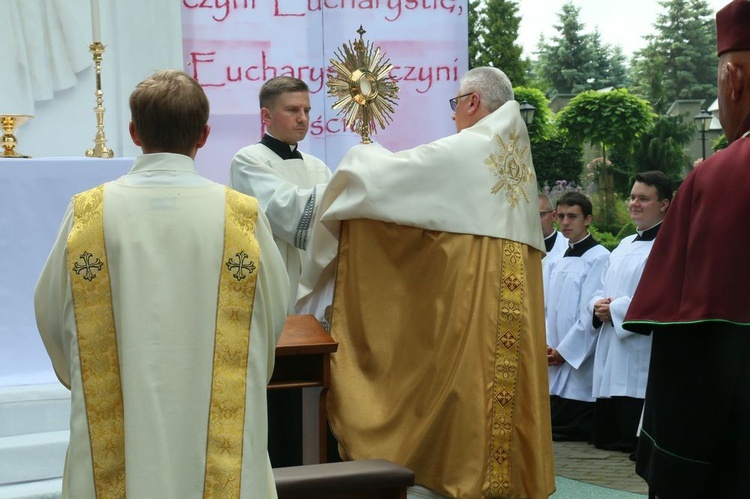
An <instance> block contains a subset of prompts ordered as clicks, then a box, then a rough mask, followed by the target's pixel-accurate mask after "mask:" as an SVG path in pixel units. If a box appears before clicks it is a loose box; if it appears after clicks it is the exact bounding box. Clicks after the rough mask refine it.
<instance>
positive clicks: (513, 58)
mask: <svg viewBox="0 0 750 499" xmlns="http://www.w3.org/2000/svg"><path fill="white" fill-rule="evenodd" d="M520 22H521V17H520V16H519V14H518V3H517V2H515V1H514V0H484V1H480V0H470V1H469V66H470V67H471V68H476V67H479V66H493V67H496V68H499V69H501V70H503V72H505V74H506V75H508V78H510V81H511V82H513V84H515V85H524V84H525V83H526V73H527V71H528V69H529V66H530V65H531V63H530V62H529V61H528V60H527V59H524V58H523V57H522V55H523V49H522V47H521V46H520V45H518V26H519V24H520Z"/></svg>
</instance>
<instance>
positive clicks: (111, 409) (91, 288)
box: [67, 186, 260, 499]
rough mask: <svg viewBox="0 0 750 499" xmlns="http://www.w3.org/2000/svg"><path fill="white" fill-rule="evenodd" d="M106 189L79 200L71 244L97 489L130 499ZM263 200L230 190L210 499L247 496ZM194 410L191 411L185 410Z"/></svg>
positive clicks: (101, 493)
mask: <svg viewBox="0 0 750 499" xmlns="http://www.w3.org/2000/svg"><path fill="white" fill-rule="evenodd" d="M104 192H105V189H104V186H99V187H97V188H95V189H92V190H90V191H87V192H84V193H82V194H79V195H77V196H75V197H74V199H73V210H74V215H73V228H72V230H71V232H70V235H69V237H68V241H67V253H68V269H69V274H70V280H71V289H72V295H73V303H74V310H75V322H76V329H77V340H78V349H79V355H80V365H81V378H82V384H83V393H84V398H85V406H86V414H87V421H88V426H89V437H90V441H91V455H92V462H93V468H94V469H93V476H94V488H95V490H96V496H97V497H99V498H107V499H110V498H124V497H125V496H126V494H125V483H126V481H125V477H126V471H127V470H126V463H125V430H124V428H125V418H126V417H127V415H126V414H124V410H123V407H124V404H123V390H122V387H121V375H120V360H119V355H118V338H117V332H116V331H115V321H114V314H113V307H112V293H111V285H110V269H109V265H108V259H107V250H106V247H105V241H104V228H103V225H104V217H103V211H104V202H103V201H104ZM257 215H258V206H257V201H256V200H255V199H253V198H249V197H246V196H243V195H240V194H238V193H237V192H235V191H231V190H229V189H227V191H226V207H225V228H224V251H223V258H222V261H221V262H216V265H217V266H219V265H220V266H221V267H222V270H221V274H220V278H219V279H220V280H219V293H218V303H217V317H216V331H215V337H214V358H213V375H212V382H211V397H210V414H209V423H208V438H207V448H206V470H205V482H204V483H205V485H204V487H205V489H204V492H203V497H206V498H235V497H239V496H240V477H241V474H242V473H241V471H242V469H241V468H242V457H243V436H244V422H245V410H246V407H245V403H246V398H245V390H246V379H247V374H246V373H247V369H248V354H249V343H250V335H249V325H250V322H251V318H252V308H253V301H254V294H255V287H256V279H257V276H258V272H257V268H258V263H259V258H260V249H259V246H258V243H257V241H256V239H255V236H254V234H255V223H256V219H257ZM185 410H189V408H187V407H186V408H185Z"/></svg>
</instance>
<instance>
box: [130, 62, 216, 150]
mask: <svg viewBox="0 0 750 499" xmlns="http://www.w3.org/2000/svg"><path fill="white" fill-rule="evenodd" d="M208 114H209V104H208V98H207V97H206V93H205V92H204V91H203V88H202V87H201V86H200V85H199V84H198V82H197V81H195V80H194V79H193V78H191V77H190V76H188V75H187V74H186V73H184V72H182V71H177V70H174V69H167V70H163V71H157V72H156V73H154V74H153V75H151V76H149V77H148V78H146V79H145V80H143V81H142V82H141V83H139V84H138V85H137V86H136V87H135V90H133V93H132V94H130V117H131V120H132V121H133V126H134V127H135V131H136V133H137V135H138V138H139V139H140V141H141V143H142V145H143V147H144V148H148V149H151V150H154V151H163V152H173V153H180V154H188V153H189V152H190V151H191V150H192V148H193V147H195V145H196V143H197V142H198V139H199V138H200V136H201V133H203V130H204V128H205V127H206V123H208Z"/></svg>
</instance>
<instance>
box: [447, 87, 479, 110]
mask: <svg viewBox="0 0 750 499" xmlns="http://www.w3.org/2000/svg"><path fill="white" fill-rule="evenodd" d="M473 93H474V92H469V93H468V94H463V95H459V96H458V97H454V98H452V99H448V103H449V104H450V105H451V111H455V110H456V106H458V99H460V98H461V97H466V96H468V95H471V94H473Z"/></svg>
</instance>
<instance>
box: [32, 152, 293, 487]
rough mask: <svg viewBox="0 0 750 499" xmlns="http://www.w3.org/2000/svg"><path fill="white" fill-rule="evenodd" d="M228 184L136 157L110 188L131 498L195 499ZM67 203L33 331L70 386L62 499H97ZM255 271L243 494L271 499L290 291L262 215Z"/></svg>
mask: <svg viewBox="0 0 750 499" xmlns="http://www.w3.org/2000/svg"><path fill="white" fill-rule="evenodd" d="M225 197H226V187H224V186H222V185H219V184H216V183H214V182H211V181H209V180H207V179H205V178H203V177H201V176H199V175H198V174H197V173H196V171H195V165H194V163H193V161H192V159H190V158H189V157H187V156H183V155H178V154H149V155H144V156H141V157H138V158H137V159H136V160H135V162H134V164H133V168H132V170H131V171H130V172H129V173H128V174H127V175H125V176H123V177H121V178H119V179H118V180H115V181H114V182H110V183H108V184H106V185H105V191H104V239H105V244H106V250H107V258H108V260H109V269H110V279H111V293H112V307H113V314H114V323H115V328H116V331H117V349H118V352H119V361H120V374H121V385H122V396H123V406H124V415H125V416H124V431H125V468H126V489H127V494H128V497H159V498H165V499H167V498H174V499H182V498H186V497H199V496H200V495H201V494H202V493H203V481H204V474H205V468H206V462H205V461H206V435H207V428H208V417H209V401H210V397H211V380H212V370H213V359H214V355H213V352H214V333H215V330H216V316H217V310H216V306H217V295H218V283H219V272H220V269H221V267H222V266H223V264H224V262H223V261H222V259H223V246H224V212H225ZM72 222H73V210H72V204H71V205H70V206H69V207H68V210H67V212H66V213H65V217H64V219H63V223H62V227H61V229H60V233H59V235H58V238H57V241H56V242H55V245H54V247H53V249H52V252H51V254H50V256H49V259H48V261H47V263H46V264H45V267H44V270H43V271H42V274H41V276H40V278H39V281H38V283H37V287H36V291H35V296H34V305H35V309H36V316H37V325H38V327H39V331H40V334H41V336H42V339H43V341H44V345H45V347H46V349H47V352H48V353H49V355H50V358H51V360H52V365H53V367H54V369H55V372H56V374H57V376H58V377H59V379H60V381H61V382H62V383H63V384H64V385H66V386H67V387H69V388H70V389H71V419H70V421H71V434H70V445H69V448H68V455H67V459H66V467H65V475H64V486H63V487H64V490H63V497H69V498H71V499H72V498H76V499H86V498H93V497H95V492H94V482H93V474H92V457H91V443H90V439H89V430H88V422H87V417H86V414H87V413H86V402H85V401H84V395H83V388H82V378H81V364H80V359H79V350H78V340H77V330H76V319H75V314H74V307H73V303H72V295H71V284H70V280H69V274H68V269H67V265H68V264H67V259H66V258H67V256H66V253H67V250H66V244H67V239H68V235H69V233H70V230H71V226H72ZM255 237H256V239H257V242H258V244H259V247H260V254H261V256H260V263H259V274H258V277H257V282H256V292H255V300H254V304H253V313H252V320H251V323H250V324H248V326H249V329H250V353H249V358H248V369H247V384H246V393H245V396H246V397H247V407H246V412H245V419H244V423H245V431H244V451H243V461H242V477H241V480H242V481H241V497H243V498H261V497H262V498H275V497H276V491H275V484H274V480H273V475H272V470H271V465H270V461H269V459H268V453H267V433H268V430H267V415H266V385H267V383H268V380H269V379H270V377H271V373H272V372H273V366H274V354H275V348H276V343H277V341H278V338H279V336H280V334H281V329H282V327H283V324H284V320H285V317H286V308H287V297H288V294H289V289H288V287H287V286H288V284H287V278H286V274H285V271H284V266H283V263H282V261H281V257H280V256H279V253H278V249H277V248H276V245H275V244H274V242H273V239H272V237H271V231H270V228H269V226H268V222H267V220H266V219H265V217H264V216H263V213H262V212H260V211H259V212H258V218H257V222H256V227H255Z"/></svg>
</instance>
